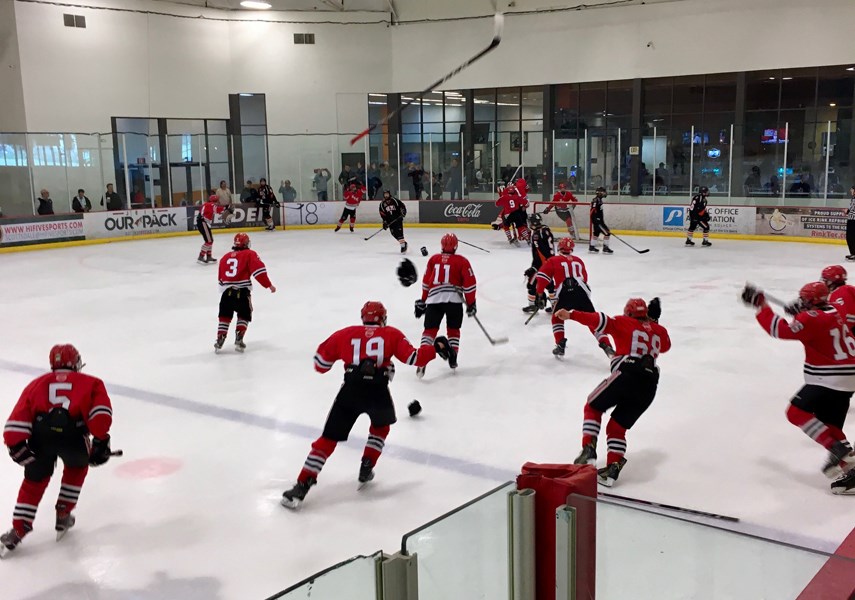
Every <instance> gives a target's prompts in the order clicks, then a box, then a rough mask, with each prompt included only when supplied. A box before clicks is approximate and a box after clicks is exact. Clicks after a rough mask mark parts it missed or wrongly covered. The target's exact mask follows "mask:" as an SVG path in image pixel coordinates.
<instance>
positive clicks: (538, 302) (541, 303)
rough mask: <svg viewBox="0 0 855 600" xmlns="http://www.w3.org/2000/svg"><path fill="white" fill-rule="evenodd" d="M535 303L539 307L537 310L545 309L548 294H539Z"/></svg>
mask: <svg viewBox="0 0 855 600" xmlns="http://www.w3.org/2000/svg"><path fill="white" fill-rule="evenodd" d="M534 305H535V306H536V307H537V310H543V309H544V308H546V295H545V294H539V295H538V296H537V297H536V298H535V299H534Z"/></svg>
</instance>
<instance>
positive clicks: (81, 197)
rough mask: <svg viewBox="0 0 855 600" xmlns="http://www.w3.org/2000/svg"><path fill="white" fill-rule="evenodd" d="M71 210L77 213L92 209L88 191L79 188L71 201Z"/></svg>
mask: <svg viewBox="0 0 855 600" xmlns="http://www.w3.org/2000/svg"><path fill="white" fill-rule="evenodd" d="M71 210H73V211H74V212H76V213H84V212H89V211H90V210H92V203H91V202H89V198H87V197H86V193H85V192H84V191H83V189H82V188H81V189H79V190H77V195H76V196H75V197H74V200H72V201H71Z"/></svg>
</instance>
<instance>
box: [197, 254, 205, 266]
mask: <svg viewBox="0 0 855 600" xmlns="http://www.w3.org/2000/svg"><path fill="white" fill-rule="evenodd" d="M196 262H197V263H199V264H200V265H206V264H208V261H207V260H205V255H204V254H200V255H199V258H197V259H196Z"/></svg>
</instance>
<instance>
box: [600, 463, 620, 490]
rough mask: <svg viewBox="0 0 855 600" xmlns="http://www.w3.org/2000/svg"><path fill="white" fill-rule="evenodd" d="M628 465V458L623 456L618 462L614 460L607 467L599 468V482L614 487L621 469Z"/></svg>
mask: <svg viewBox="0 0 855 600" xmlns="http://www.w3.org/2000/svg"><path fill="white" fill-rule="evenodd" d="M624 465H626V459H625V458H621V459H620V460H618V461H617V462H613V463H612V464H610V465H609V466H607V467H603V468H602V469H597V483H599V484H600V485H604V486H606V487H612V486H613V485H614V484H615V481H617V478H618V475H620V471H621V469H623V467H624Z"/></svg>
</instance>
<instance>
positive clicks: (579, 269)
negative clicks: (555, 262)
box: [561, 262, 584, 279]
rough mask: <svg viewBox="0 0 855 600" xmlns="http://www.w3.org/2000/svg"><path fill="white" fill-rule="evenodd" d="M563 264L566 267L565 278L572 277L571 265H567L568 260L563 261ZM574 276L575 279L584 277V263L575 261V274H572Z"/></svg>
mask: <svg viewBox="0 0 855 600" xmlns="http://www.w3.org/2000/svg"><path fill="white" fill-rule="evenodd" d="M561 266H562V267H564V278H565V279H570V277H571V275H570V267H568V266H567V263H566V262H562V263H561ZM572 277H573V279H584V277H583V276H582V265H580V264H579V263H577V262H574V263H573V275H572Z"/></svg>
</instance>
